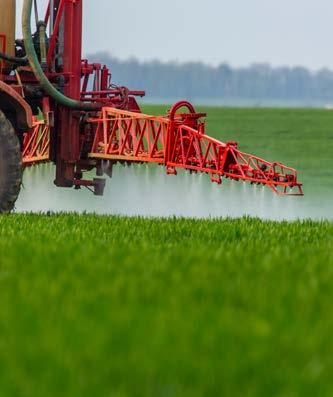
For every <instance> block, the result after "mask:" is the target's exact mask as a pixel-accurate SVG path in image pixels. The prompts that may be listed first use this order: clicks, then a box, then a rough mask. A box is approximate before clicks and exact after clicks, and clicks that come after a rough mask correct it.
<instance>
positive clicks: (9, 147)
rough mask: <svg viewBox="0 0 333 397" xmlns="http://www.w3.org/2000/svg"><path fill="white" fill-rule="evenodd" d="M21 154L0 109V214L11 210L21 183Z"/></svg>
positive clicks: (12, 129)
mask: <svg viewBox="0 0 333 397" xmlns="http://www.w3.org/2000/svg"><path fill="white" fill-rule="evenodd" d="M22 173H23V169H22V154H21V149H20V143H19V140H18V137H17V135H16V134H15V131H14V128H13V126H12V124H11V123H10V121H9V120H8V119H7V118H6V116H5V115H4V114H3V113H2V112H1V111H0V214H6V213H9V212H11V211H12V210H13V208H14V206H15V202H16V200H17V197H18V195H19V193H20V189H21V184H22Z"/></svg>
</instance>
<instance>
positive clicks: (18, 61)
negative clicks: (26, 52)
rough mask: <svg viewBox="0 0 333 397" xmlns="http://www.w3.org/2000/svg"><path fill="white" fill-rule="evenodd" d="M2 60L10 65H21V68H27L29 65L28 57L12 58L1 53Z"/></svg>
mask: <svg viewBox="0 0 333 397" xmlns="http://www.w3.org/2000/svg"><path fill="white" fill-rule="evenodd" d="M0 59H2V60H3V61H6V62H8V63H13V64H14V65H19V66H27V65H28V64H29V61H28V58H27V57H24V58H17V57H12V56H10V55H7V54H4V53H3V52H0Z"/></svg>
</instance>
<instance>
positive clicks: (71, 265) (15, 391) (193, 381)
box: [0, 106, 333, 397]
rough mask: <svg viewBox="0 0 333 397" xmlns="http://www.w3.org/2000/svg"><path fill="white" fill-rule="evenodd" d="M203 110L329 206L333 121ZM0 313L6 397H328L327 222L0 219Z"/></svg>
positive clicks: (330, 281) (332, 370)
mask: <svg viewBox="0 0 333 397" xmlns="http://www.w3.org/2000/svg"><path fill="white" fill-rule="evenodd" d="M164 109H165V107H163V111H164ZM200 110H204V109H200ZM206 110H207V111H208V112H209V114H210V118H209V122H208V131H209V132H210V134H211V135H214V136H215V137H217V138H221V139H224V140H238V141H239V142H240V143H241V149H243V150H245V151H248V152H253V153H255V154H258V155H261V156H263V157H267V158H268V159H272V160H278V161H285V162H286V163H287V164H288V165H291V166H295V167H296V168H298V169H299V171H300V173H301V178H302V180H303V181H304V183H305V185H306V191H307V192H308V194H315V193H316V192H319V193H320V194H322V195H325V196H326V197H333V194H332V192H333V182H332V181H333V179H332V177H333V171H332V169H333V167H332V166H333V156H332V153H333V112H330V111H326V110H283V109H276V110H270V109H248V110H247V109H218V108H211V109H206ZM145 111H146V112H148V113H154V114H156V113H160V112H162V108H160V107H151V106H146V108H145ZM332 209H333V205H332ZM0 301H1V306H0V307H1V310H0V395H1V396H6V397H7V396H19V397H46V396H51V397H53V396H65V397H67V396H68V397H74V396H78V397H91V396H98V397H158V396H161V397H201V396H212V397H217V396H231V397H238V396H239V397H246V396H249V397H250V396H251V397H252V396H253V397H258V396H267V397H271V396H281V397H294V396H295V397H296V396H302V397H304V396H309V397H313V396H320V397H325V396H331V395H332V390H333V358H332V357H333V338H332V335H333V314H332V313H333V223H331V222H328V221H321V222H314V221H311V220H307V221H302V222H293V223H288V222H280V223H277V222H268V221H262V220H258V219H251V218H247V217H245V218H242V219H234V220H231V219H208V220H192V219H177V218H170V219H145V218H138V217H136V218H126V217H116V216H95V215H87V214H84V215H75V214H50V215H47V214H45V215H40V214H14V215H10V216H3V217H0Z"/></svg>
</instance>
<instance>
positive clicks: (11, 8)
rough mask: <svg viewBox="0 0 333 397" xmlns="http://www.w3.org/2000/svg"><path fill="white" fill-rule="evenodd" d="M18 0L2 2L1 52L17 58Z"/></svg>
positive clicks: (0, 20) (1, 0)
mask: <svg viewBox="0 0 333 397" xmlns="http://www.w3.org/2000/svg"><path fill="white" fill-rule="evenodd" d="M15 18H16V0H0V51H1V52H3V51H4V52H5V53H6V54H8V55H10V56H15V29H16V26H15V22H16V19H15Z"/></svg>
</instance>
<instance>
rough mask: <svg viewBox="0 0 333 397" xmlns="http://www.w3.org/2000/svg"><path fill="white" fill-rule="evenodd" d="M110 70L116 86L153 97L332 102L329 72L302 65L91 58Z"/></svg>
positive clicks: (101, 55)
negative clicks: (123, 86) (285, 65)
mask: <svg viewBox="0 0 333 397" xmlns="http://www.w3.org/2000/svg"><path fill="white" fill-rule="evenodd" d="M90 59H92V60H93V61H99V62H102V63H105V64H106V65H108V66H109V67H110V68H111V71H112V80H113V82H114V83H116V84H120V85H125V86H128V87H129V88H132V89H144V90H146V93H147V95H148V96H149V97H152V98H176V97H180V98H189V99H190V98H197V99H200V98H210V99H229V100H232V99H236V100H237V99H248V100H281V101H283V100H295V101H304V100H305V101H306V100H319V101H331V100H333V72H332V71H330V70H328V69H322V70H319V71H316V72H312V71H310V70H308V69H306V68H304V67H271V66H270V65H269V64H253V65H250V66H248V67H241V68H234V67H231V66H229V65H228V64H226V63H223V64H221V65H219V66H218V67H213V66H210V65H206V64H203V63H200V62H188V63H176V62H168V63H163V62H160V61H149V62H139V61H138V60H136V59H128V60H120V59H117V58H115V57H112V56H111V55H109V54H108V53H98V54H95V55H93V56H91V57H90Z"/></svg>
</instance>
